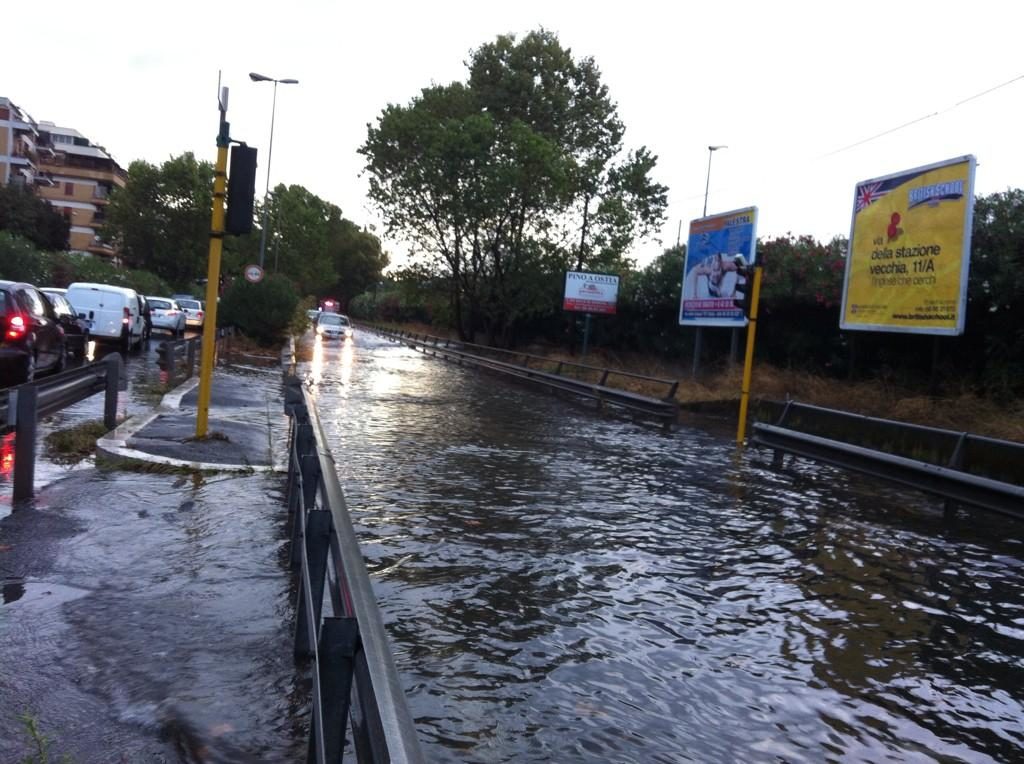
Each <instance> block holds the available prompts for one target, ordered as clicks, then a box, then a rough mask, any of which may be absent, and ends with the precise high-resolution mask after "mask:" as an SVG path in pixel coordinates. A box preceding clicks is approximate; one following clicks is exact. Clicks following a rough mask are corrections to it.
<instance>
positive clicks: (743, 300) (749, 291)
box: [732, 267, 754, 318]
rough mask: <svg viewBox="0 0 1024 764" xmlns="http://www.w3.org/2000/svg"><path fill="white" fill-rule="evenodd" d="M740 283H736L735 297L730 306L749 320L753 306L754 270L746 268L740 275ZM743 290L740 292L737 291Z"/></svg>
mask: <svg viewBox="0 0 1024 764" xmlns="http://www.w3.org/2000/svg"><path fill="white" fill-rule="evenodd" d="M740 276H742V278H743V282H742V283H737V285H736V290H737V291H736V292H735V297H734V299H733V301H732V304H733V305H735V306H736V307H737V308H739V309H740V310H742V311H743V315H744V316H746V317H747V318H750V316H751V313H752V312H753V304H754V269H753V267H747V268H745V269H744V270H743V272H741V273H740ZM741 289H742V290H743V291H742V292H741V291H739V290H741Z"/></svg>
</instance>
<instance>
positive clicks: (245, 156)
mask: <svg viewBox="0 0 1024 764" xmlns="http://www.w3.org/2000/svg"><path fill="white" fill-rule="evenodd" d="M255 194H256V149H254V148H252V147H250V146H246V145H245V144H244V143H241V144H238V145H235V146H232V147H231V172H230V173H229V175H228V213H227V218H226V219H225V222H224V232H225V233H229V234H234V235H236V236H237V235H239V234H245V233H249V232H250V231H252V208H253V197H254V196H255Z"/></svg>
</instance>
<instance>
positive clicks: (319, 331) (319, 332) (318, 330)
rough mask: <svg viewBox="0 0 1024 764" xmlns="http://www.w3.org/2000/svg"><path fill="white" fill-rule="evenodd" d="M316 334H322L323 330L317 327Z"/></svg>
mask: <svg viewBox="0 0 1024 764" xmlns="http://www.w3.org/2000/svg"><path fill="white" fill-rule="evenodd" d="M316 333H317V334H323V333H324V328H323V327H322V326H318V327H317V328H316Z"/></svg>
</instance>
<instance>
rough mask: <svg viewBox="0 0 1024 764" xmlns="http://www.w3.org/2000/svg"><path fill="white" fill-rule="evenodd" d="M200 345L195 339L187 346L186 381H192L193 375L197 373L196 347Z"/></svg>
mask: <svg viewBox="0 0 1024 764" xmlns="http://www.w3.org/2000/svg"><path fill="white" fill-rule="evenodd" d="M197 344H198V343H197V342H196V341H195V340H194V339H193V340H189V341H188V344H187V345H186V346H185V379H192V375H193V374H195V373H196V345H197Z"/></svg>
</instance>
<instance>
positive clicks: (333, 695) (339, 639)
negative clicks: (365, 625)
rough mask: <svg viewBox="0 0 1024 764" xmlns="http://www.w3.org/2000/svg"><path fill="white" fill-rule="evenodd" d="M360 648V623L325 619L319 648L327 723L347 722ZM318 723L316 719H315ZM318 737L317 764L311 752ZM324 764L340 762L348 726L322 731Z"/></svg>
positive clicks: (331, 726)
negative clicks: (328, 721)
mask: <svg viewBox="0 0 1024 764" xmlns="http://www.w3.org/2000/svg"><path fill="white" fill-rule="evenodd" d="M358 648H359V622H358V621H356V619H355V618H325V619H324V622H323V625H322V626H321V629H320V642H319V644H318V647H317V656H318V659H319V660H318V662H317V663H318V665H317V671H318V673H319V674H320V695H321V698H322V708H321V714H320V715H321V716H322V718H324V719H347V718H348V711H349V699H350V698H351V697H352V674H353V670H354V667H355V654H356V651H357V650H358ZM314 722H315V717H314ZM317 737H318V735H317V731H316V730H311V734H310V736H309V742H310V752H309V759H308V760H309V761H316V756H315V751H314V750H313V749H312V747H313V744H314V742H315V741H316V739H317ZM323 742H324V761H330V762H335V761H341V760H342V751H343V750H344V748H345V725H344V724H325V725H324V729H323Z"/></svg>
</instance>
